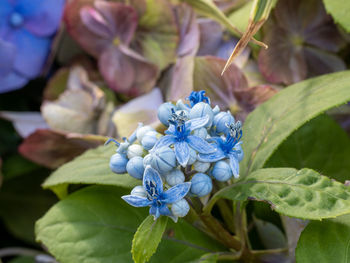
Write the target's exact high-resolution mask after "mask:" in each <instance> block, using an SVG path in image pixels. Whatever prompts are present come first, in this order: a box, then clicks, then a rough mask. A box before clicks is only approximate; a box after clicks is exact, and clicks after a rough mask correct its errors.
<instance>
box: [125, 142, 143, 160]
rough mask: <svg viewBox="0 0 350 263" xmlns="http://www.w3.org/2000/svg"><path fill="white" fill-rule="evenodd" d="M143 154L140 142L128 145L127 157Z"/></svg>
mask: <svg viewBox="0 0 350 263" xmlns="http://www.w3.org/2000/svg"><path fill="white" fill-rule="evenodd" d="M143 154H144V150H143V147H142V146H141V145H140V144H132V145H130V146H129V148H128V151H127V156H128V158H129V159H131V158H133V157H135V156H142V155H143Z"/></svg>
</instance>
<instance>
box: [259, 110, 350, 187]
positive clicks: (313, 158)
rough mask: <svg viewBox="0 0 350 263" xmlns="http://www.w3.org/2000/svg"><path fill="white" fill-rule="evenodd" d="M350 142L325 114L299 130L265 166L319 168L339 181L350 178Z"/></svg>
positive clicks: (318, 169)
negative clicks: (348, 158) (349, 159)
mask: <svg viewBox="0 0 350 263" xmlns="http://www.w3.org/2000/svg"><path fill="white" fill-rule="evenodd" d="M344 156H350V140H349V137H348V135H347V134H346V133H345V132H344V130H343V129H342V128H341V127H340V126H339V125H338V124H337V123H336V122H335V121H333V120H332V119H331V118H330V117H328V116H327V115H322V116H320V117H317V118H315V119H313V120H311V121H310V122H308V123H306V124H305V125H304V126H302V127H301V128H300V129H298V130H297V131H295V132H294V133H293V134H292V135H291V136H290V137H289V138H288V139H287V140H286V141H285V142H283V144H281V145H280V147H279V148H278V149H277V151H276V152H275V153H274V154H273V155H272V157H271V159H269V161H268V162H267V163H266V165H265V167H293V168H296V169H301V168H303V167H308V168H311V169H315V170H317V171H319V172H322V173H323V174H326V175H327V176H329V177H331V178H333V179H336V180H337V181H341V182H345V181H346V180H349V179H350V172H349V171H350V162H349V161H348V160H347V158H344Z"/></svg>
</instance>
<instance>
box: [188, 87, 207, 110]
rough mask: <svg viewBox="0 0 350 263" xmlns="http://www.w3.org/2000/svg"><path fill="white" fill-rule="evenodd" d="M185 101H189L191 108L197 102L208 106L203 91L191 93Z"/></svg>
mask: <svg viewBox="0 0 350 263" xmlns="http://www.w3.org/2000/svg"><path fill="white" fill-rule="evenodd" d="M187 100H189V101H190V104H191V107H193V106H194V105H196V104H197V103H199V102H205V103H208V104H210V99H209V98H208V97H206V96H205V90H201V91H198V92H197V91H192V92H191V94H190V96H188V97H187Z"/></svg>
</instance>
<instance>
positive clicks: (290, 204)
mask: <svg viewBox="0 0 350 263" xmlns="http://www.w3.org/2000/svg"><path fill="white" fill-rule="evenodd" d="M218 198H227V199H230V200H238V201H245V200H248V199H251V200H258V201H265V202H268V203H269V204H270V205H271V208H272V209H274V210H276V212H278V213H281V214H284V215H287V216H291V217H297V218H303V219H315V220H316V219H323V218H332V217H336V216H340V215H343V214H347V213H350V187H349V186H345V185H343V184H341V183H339V182H337V181H334V180H331V179H330V178H328V177H326V176H323V175H320V174H318V173H317V172H315V171H314V170H311V169H307V168H305V169H302V170H299V171H298V170H296V169H293V168H267V169H260V170H257V171H255V172H253V173H251V174H249V175H248V176H247V177H245V178H243V179H241V180H239V181H238V182H237V183H235V184H233V185H231V186H228V187H226V188H224V189H222V190H220V191H219V192H217V193H216V194H215V195H214V197H213V199H212V201H211V202H210V203H209V205H208V206H207V207H206V209H205V211H206V212H208V211H210V207H211V206H212V205H213V204H214V203H215V201H216V200H217V199H218Z"/></svg>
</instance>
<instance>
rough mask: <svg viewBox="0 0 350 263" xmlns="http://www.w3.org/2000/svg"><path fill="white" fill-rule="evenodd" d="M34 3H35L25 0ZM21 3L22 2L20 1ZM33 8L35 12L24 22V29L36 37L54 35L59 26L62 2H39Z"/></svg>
mask: <svg viewBox="0 0 350 263" xmlns="http://www.w3.org/2000/svg"><path fill="white" fill-rule="evenodd" d="M28 1H29V2H30V4H31V3H35V2H37V1H32V0H27V1H24V2H26V3H27V4H28ZM21 2H23V0H21ZM39 2H41V3H40V4H39V3H38V4H37V5H38V6H36V7H35V8H33V9H34V10H35V12H34V13H33V14H31V15H30V17H29V18H28V19H26V20H25V23H24V27H25V28H26V29H27V30H28V31H29V32H31V33H33V34H35V35H37V36H50V35H52V34H54V33H55V32H56V30H57V28H58V26H59V24H60V21H61V17H62V12H63V7H64V2H65V1H64V0H45V1H39Z"/></svg>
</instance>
